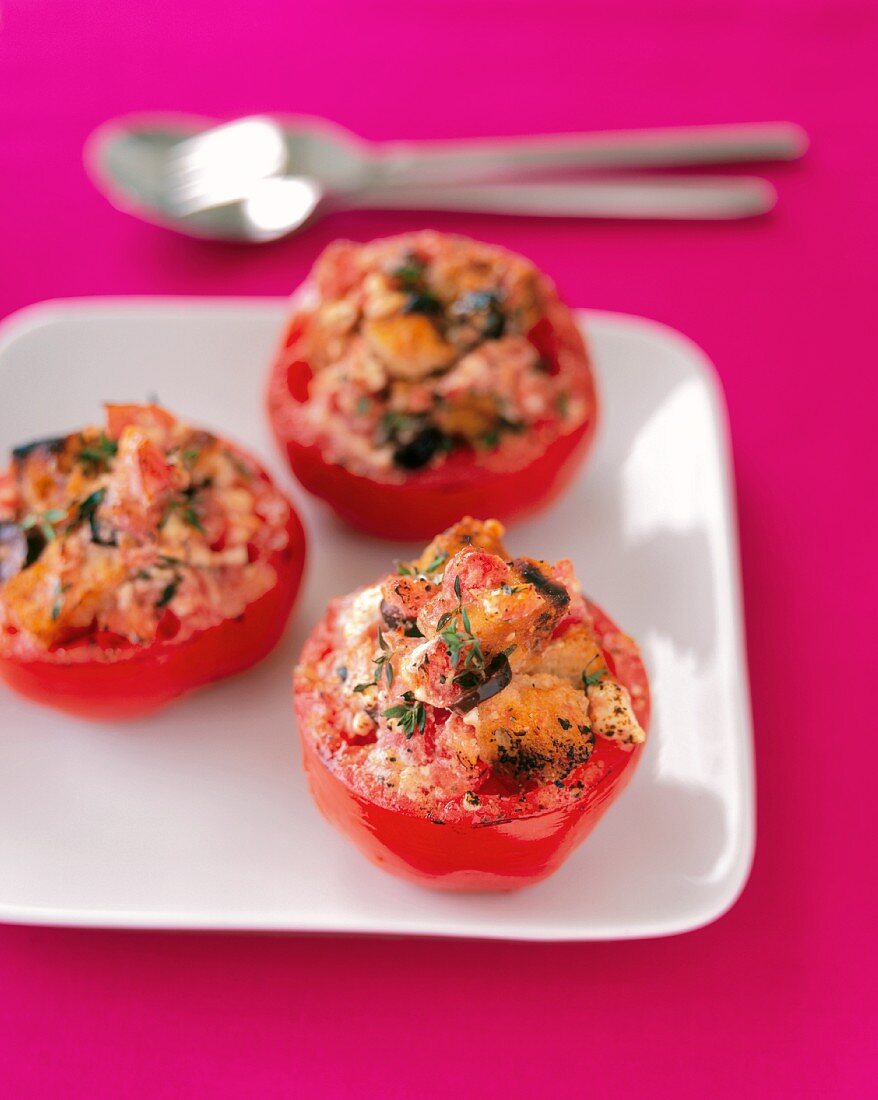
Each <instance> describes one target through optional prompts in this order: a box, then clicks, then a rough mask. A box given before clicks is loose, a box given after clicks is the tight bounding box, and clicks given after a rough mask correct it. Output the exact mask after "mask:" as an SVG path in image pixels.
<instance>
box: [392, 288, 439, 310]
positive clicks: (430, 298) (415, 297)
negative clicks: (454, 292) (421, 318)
mask: <svg viewBox="0 0 878 1100" xmlns="http://www.w3.org/2000/svg"><path fill="white" fill-rule="evenodd" d="M402 311H403V313H429V314H437V313H441V312H442V303H441V302H440V301H439V299H438V298H437V297H436V296H435V295H434V294H431V293H430V292H429V291H428V290H413V291H411V292H410V293H409V294H407V295H406V300H405V302H404V303H403V306H402Z"/></svg>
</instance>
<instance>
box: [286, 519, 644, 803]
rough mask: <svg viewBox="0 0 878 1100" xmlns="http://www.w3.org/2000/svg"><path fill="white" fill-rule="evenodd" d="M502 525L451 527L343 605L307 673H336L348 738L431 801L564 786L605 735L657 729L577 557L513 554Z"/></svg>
mask: <svg viewBox="0 0 878 1100" xmlns="http://www.w3.org/2000/svg"><path fill="white" fill-rule="evenodd" d="M502 536H503V528H502V526H501V525H500V524H499V523H497V522H496V521H493V520H489V521H487V522H484V523H482V522H479V521H476V520H472V519H466V520H464V521H462V522H461V523H460V524H458V525H456V526H455V527H453V528H451V529H450V530H449V531H447V532H445V533H444V534H442V535H440V536H438V538H436V539H435V540H434V541H433V542H432V543H431V544H430V545H429V546H428V547H427V548H426V549H425V550H424V552H423V554H422V555H421V556H420V557H419V558H418V559H416V560H414V561H410V562H400V563H399V565H398V569H397V572H396V573H394V574H392V575H390V576H388V577H386V578H385V579H384V580H383V581H382V582H380V583H378V584H375V585H372V586H371V587H369V588H365V589H362V590H360V591H359V592H357V593H354V594H353V595H352V596H350V597H347V598H346V599H344V600H342V601H340V602H339V603H338V604H337V605H336V607H335V612H334V617H333V626H332V632H333V638H332V644H331V646H329V647H327V648H326V650H325V653H324V656H323V658H322V660H321V662H319V663H318V666H317V667H315V668H311V667H301V668H300V669H299V670H298V671H297V678H298V683H299V686H300V687H305V688H307V687H309V686H310V687H314V686H315V685H325V684H331V685H332V687H331V694H332V698H333V704H332V705H333V706H334V707H335V708H336V713H335V715H334V719H333V725H334V727H335V728H336V729H339V730H341V741H340V742H339V744H338V745H337V750H338V751H340V752H341V753H342V754H349V753H351V752H353V753H356V754H358V765H359V767H361V768H363V769H365V770H366V771H367V772H368V773H369V774H370V775H371V776H372V777H373V779H374V780H375V781H376V782H377V783H379V784H380V785H382V786H383V787H385V788H391V789H393V790H394V791H396V792H397V793H398V794H400V795H402V796H404V797H407V798H410V799H413V800H415V801H417V802H420V803H424V802H425V801H427V802H430V803H433V804H435V803H440V804H441V803H443V802H445V801H448V800H452V799H460V798H463V805H464V806H468V805H469V806H470V807H471V808H472V809H476V808H477V807H478V805H479V802H480V796H481V794H482V793H486V792H497V791H509V792H513V791H521V790H527V789H534V788H537V787H544V786H546V785H550V786H554V787H557V788H564V787H565V786H566V785H568V784H571V783H574V782H576V781H577V779H579V780H581V774H582V769H583V766H584V765H587V764H588V762H589V760H590V759H591V756H592V753H593V752H594V749H595V744H596V739H605V740H607V741H612V742H614V743H615V744H617V745H618V746H620V747H621V748H623V749H625V750H631V749H633V747H634V746H635V745H638V744H640V743H641V742H643V740H644V739H645V733H644V730H643V729H642V728H641V725H640V723H639V722H638V720H637V717H636V714H635V707H634V705H633V704H632V699H631V697H630V695H629V692H628V690H627V689H626V687H625V686H624V685H623V684H622V683H620V682H619V681H618V680H617V679H616V677H615V676H614V674H613V673H612V672H611V670H610V665H611V663H612V657H611V656H608V652H607V651H605V649H604V648H603V645H602V641H603V642H605V641H606V639H603V640H602V639H599V638H598V636H597V635H596V633H595V629H594V623H593V620H592V616H591V614H590V612H589V608H588V605H587V602H586V601H585V599H584V597H583V595H582V591H581V588H580V586H579V583H578V581H577V580H576V577H575V575H574V573H573V569H572V566H571V564H570V562H569V561H561V562H558V563H557V564H555V565H551V564H549V563H547V562H542V561H535V560H533V559H530V558H511V557H510V555H509V553H508V551H507V550H506V548H505V546H504V545H503V543H502V541H501V540H502ZM618 644H619V645H620V646H623V647H624V646H627V648H628V650H629V652H631V651H633V652H635V653H636V647H634V645H633V643H632V642H631V641H630V639H622V640H619V642H618ZM325 694H326V692H324V695H325ZM579 786H580V788H581V786H582V783H581V781H580V783H579Z"/></svg>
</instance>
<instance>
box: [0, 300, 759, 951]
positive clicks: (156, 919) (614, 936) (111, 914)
mask: <svg viewBox="0 0 878 1100" xmlns="http://www.w3.org/2000/svg"><path fill="white" fill-rule="evenodd" d="M288 301H289V295H271V296H269V295H254V296H249V295H170V294H159V295H146V294H137V295H97V296H83V297H58V298H49V299H46V300H44V301H40V302H35V303H32V304H29V305H26V306H24V307H22V308H20V309H18V310H15V311H14V312H13V313H11V314H8V315H7V316H5V317H3V318H2V319H0V373H2V370H3V357H4V355H5V354H6V352H7V351H8V350H9V348H10V347H12V346H13V344H15V343H16V342H17V341H18V340H20V339H21V338H23V337H26V336H27V335H28V334H30V333H32V332H34V331H36V330H38V329H41V328H45V327H49V326H51V325H52V324H54V323H57V322H59V321H62V322H64V321H67V320H69V319H70V318H71V316H73V317H75V316H76V315H88V314H90V315H91V316H92V317H101V316H114V315H119V314H124V313H126V312H127V313H132V312H134V313H141V314H145V313H149V312H150V311H154V310H156V309H158V310H164V311H165V312H167V313H170V312H174V311H176V310H180V309H182V310H183V311H184V312H185V313H186V314H187V315H191V313H192V311H193V310H197V311H198V312H204V313H209V312H213V311H216V310H217V309H218V308H219V309H221V310H228V309H234V310H241V311H243V312H249V313H259V314H264V315H272V314H274V313H275V312H276V311H278V310H279V309H281V308H282V307H283V306H284V305H285V304H286V303H287V302H288ZM573 312H574V314H575V316H576V318H577V321H578V322H579V323H580V324H583V323H584V324H586V325H587V324H589V323H590V322H591V321H593V320H598V321H605V322H609V323H610V324H616V325H618V326H621V327H624V328H626V329H629V330H631V329H634V330H639V331H640V332H642V333H643V334H644V335H648V336H652V338H653V339H658V340H660V341H662V342H663V343H665V344H669V345H672V346H675V347H676V348H677V349H678V351H679V352H681V353H682V354H683V355H685V357H686V359H687V360H688V361H689V362H690V363H691V364H692V365H693V367H695V368H696V370H697V372H698V374H699V376H700V378H701V380H702V381H703V382H704V383H705V384H706V389H707V392H708V396H709V403H710V413H711V419H712V426H713V428H714V434H715V440H716V445H717V448H718V455H719V458H720V460H721V467H722V475H723V476H722V485H723V502H722V504H723V508H722V514H723V522H724V523H725V526H726V530H727V532H728V546H727V551H728V555H729V557H728V566H729V568H728V570H727V571H724V572H726V576H725V582H726V583H727V584H728V586H729V593H728V594H729V597H730V606H731V608H732V611H733V622H732V623H731V628H732V631H733V645H734V649H735V652H736V654H737V657H738V668H739V670H740V671H739V692H738V695H737V698H738V700H739V704H740V706H739V711H740V713H739V714H738V715H737V716H736V721H735V727H736V729H737V731H738V737H737V738H736V741H737V742H738V744H737V749H738V752H737V757H738V768H737V769H736V771H735V773H734V775H735V782H736V786H737V788H738V792H737V793H738V798H739V800H740V805H741V811H742V812H741V815H740V827H739V835H737V836H736V837H734V841H735V845H734V862H733V865H732V867H731V869H730V871H729V873H728V875H727V878H726V883H727V885H726V889H725V892H724V893H723V894H722V895H720V896H719V897H718V898H717V899H714V900H713V901H712V903H711V904H707V905H705V906H704V907H703V908H702V909H701V910H700V911H698V912H696V911H695V910H694V908H693V910H692V912H691V914H690V915H689V916H687V917H681V918H679V919H676V920H674V919H668V920H653V921H652V922H651V923H650V921H649V920H643V921H638V922H637V923H636V925H630V926H625V925H622V924H616V925H612V926H610V925H609V924H607V925H605V926H599V927H597V928H596V929H594V930H592V931H589V932H587V933H585V934H583V933H579V934H569V933H565V932H564V931H559V930H556V929H553V928H552V927H548V928H547V927H544V926H540V925H535V926H534V927H533V928H519V929H517V930H515V931H505V932H504V931H502V930H501V931H497V932H496V933H494V932H492V931H491V930H485V929H484V928H481V927H479V928H476V927H475V926H468V925H467V921H466V920H462V921H459V922H458V925H457V926H455V927H452V928H449V927H446V926H442V925H441V923H439V922H436V921H435V920H433V921H431V920H423V919H422V926H421V927H418V928H413V927H411V922H410V921H409V923H408V925H407V926H403V924H402V923H401V924H400V926H399V927H395V926H394V922H393V920H391V919H388V918H384V917H382V918H381V920H380V921H378V920H373V919H371V918H363V917H360V918H358V919H357V921H356V923H353V922H351V923H349V924H345V923H344V922H342V921H331V920H325V921H323V922H321V923H319V924H318V923H317V922H314V921H310V922H309V921H307V920H304V921H302V922H300V923H296V924H293V923H291V922H290V920H289V919H288V918H281V917H277V918H274V917H266V916H265V915H257V914H252V915H248V914H246V913H235V914H234V915H232V916H229V917H226V916H224V915H223V914H218V913H211V914H210V915H209V916H208V915H201V916H196V917H193V916H192V915H187V914H185V913H175V912H172V911H167V912H156V913H145V912H143V911H138V910H124V909H119V910H112V911H107V910H91V909H63V908H58V907H53V908H49V907H43V906H27V905H16V904H10V903H8V902H4V901H3V900H2V899H0V923H2V924H9V925H21V926H28V927H70V928H96V929H129V930H131V931H150V930H155V931H173V930H178V931H204V932H237V933H250V934H255V933H260V932H275V933H277V932H286V933H290V934H303V935H357V936H376V935H391V936H407V937H409V936H410V937H429V938H439V939H476V940H491V941H505V942H534V943H536V942H544V943H587V942H611V941H617V940H618V941H621V940H631V939H653V938H665V937H668V936H675V935H682V934H684V933H686V932H692V931H696V930H697V929H700V928H704V927H706V926H707V925H710V924H712V923H714V922H715V921H717V920H719V919H720V918H721V917H723V916H724V915H725V914H726V913H727V912H728V911H729V910H730V909H732V908H733V907H734V905H735V904H736V903H737V901H738V899H739V898H740V897H741V894H742V893H743V891H744V888H745V887H746V885H747V882H748V880H749V877H750V873H751V870H752V867H753V861H754V858H755V849H756V782H755V761H754V741H753V719H752V696H751V691H750V676H749V667H748V664H747V649H746V633H745V617H744V616H745V607H744V598H743V583H742V573H741V543H740V534H739V523H738V511H737V493H736V485H735V477H734V464H733V455H732V446H731V426H730V420H729V413H728V406H727V403H726V400H725V394H724V391H723V386H722V382H721V379H720V376H719V373H718V371H717V369H716V367H715V366H714V364H713V362H712V360H711V359H710V357H709V356H708V355H707V353H706V352H705V351H704V349H703V348H701V347H700V346H699V345H698V344H697V343H696V342H695V341H694V340H693V339H691V338H690V337H689V336H687V335H685V334H684V333H682V332H680V331H679V330H678V329H675V328H673V327H672V326H671V325H668V324H666V323H665V322H663V321H659V320H655V319H653V318H649V317H643V316H640V315H638V314H632V313H625V312H623V311H617V310H605V309H581V308H580V309H573ZM598 381H600V380H598Z"/></svg>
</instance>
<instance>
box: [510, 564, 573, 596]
mask: <svg viewBox="0 0 878 1100" xmlns="http://www.w3.org/2000/svg"><path fill="white" fill-rule="evenodd" d="M512 566H513V568H514V569H516V570H517V571H518V574H519V576H520V577H521V578H522V579H523V580H525V581H527V583H528V584H532V585H533V586H534V588H535V589H536V590H537V591H538V592H542V594H543V595H544V596H545V597H546V599H547V600H548V601H549V603H552V604H554V605H555V607H557V608H562V607H566V606H567V605H568V604H569V603H570V593H569V592H568V591H567V589H566V588H565V587H564V585H563V584H558V583H557V581H553V580H550V578H549V577H547V576H546V574H545V573H544V572H543V571H542V570H541V569H540V567H539V566H538V565H537V564H536V562H532V561H528V560H527V558H516V559H515V560H514V561H513V562H512Z"/></svg>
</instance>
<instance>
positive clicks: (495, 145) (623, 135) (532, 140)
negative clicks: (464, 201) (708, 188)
mask: <svg viewBox="0 0 878 1100" xmlns="http://www.w3.org/2000/svg"><path fill="white" fill-rule="evenodd" d="M807 147H808V138H807V135H806V134H805V131H804V130H803V129H802V128H801V127H800V126H796V125H795V124H794V123H791V122H757V123H747V124H743V125H721V126H681V127H673V128H669V129H662V130H616V131H606V132H604V133H600V132H598V133H590V134H554V135H546V136H540V137H519V138H493V139H488V140H486V139H477V140H470V141H456V142H452V141H449V142H438V141H437V142H388V143H386V144H383V145H379V146H378V152H377V154H376V157H375V168H376V170H377V172H378V181H377V182H381V183H387V184H391V183H392V184H414V183H417V184H434V183H471V182H475V181H478V180H484V179H500V178H509V177H510V176H518V175H520V174H521V173H522V172H538V171H546V170H549V169H554V170H560V169H569V168H658V167H673V166H682V165H697V164H730V163H734V162H747V161H750V162H755V161H767V160H795V159H796V158H797V157H800V156H801V155H802V154H803V153H804V152H805V150H806V148H807Z"/></svg>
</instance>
